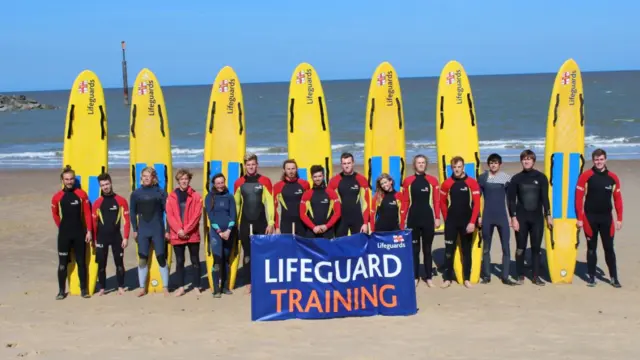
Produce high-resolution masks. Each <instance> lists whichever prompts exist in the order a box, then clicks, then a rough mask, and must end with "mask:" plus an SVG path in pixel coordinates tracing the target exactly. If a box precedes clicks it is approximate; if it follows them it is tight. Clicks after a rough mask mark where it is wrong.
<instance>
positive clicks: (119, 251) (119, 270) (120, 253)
mask: <svg viewBox="0 0 640 360" xmlns="http://www.w3.org/2000/svg"><path fill="white" fill-rule="evenodd" d="M111 252H112V254H113V263H114V265H115V266H116V279H117V280H118V295H124V273H125V269H124V249H123V248H122V238H117V239H116V240H115V241H113V242H112V243H111ZM106 261H107V258H106V254H105V263H106Z"/></svg>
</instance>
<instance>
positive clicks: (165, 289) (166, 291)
mask: <svg viewBox="0 0 640 360" xmlns="http://www.w3.org/2000/svg"><path fill="white" fill-rule="evenodd" d="M162 292H164V297H168V296H170V295H169V288H164V289H162Z"/></svg>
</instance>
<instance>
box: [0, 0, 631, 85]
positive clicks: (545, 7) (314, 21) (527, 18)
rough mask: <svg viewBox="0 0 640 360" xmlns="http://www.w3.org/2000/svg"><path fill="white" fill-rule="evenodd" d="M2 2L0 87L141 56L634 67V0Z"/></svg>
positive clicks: (165, 76) (281, 72)
mask: <svg viewBox="0 0 640 360" xmlns="http://www.w3.org/2000/svg"><path fill="white" fill-rule="evenodd" d="M177 3H178V2H177V1H164V0H156V1H139V0H131V1H126V2H125V1H122V0H110V1H86V0H85V1H75V0H66V1H60V2H57V1H43V0H34V1H29V5H28V6H26V4H24V2H19V1H8V2H6V4H3V6H2V13H3V15H2V21H0V34H3V41H2V42H1V43H0V49H1V51H0V69H2V70H1V71H0V91H1V92H11V91H26V90H51V89H67V88H69V87H70V86H71V84H72V82H73V80H74V78H75V77H76V75H77V74H78V73H79V72H80V71H82V70H83V69H85V68H87V69H91V70H93V71H95V72H96V73H97V74H98V76H99V77H100V80H101V81H102V83H103V86H105V87H119V86H121V81H122V80H121V65H120V61H121V51H120V41H121V40H126V41H127V62H128V65H129V83H130V84H131V82H132V81H133V80H134V79H135V76H136V74H137V72H138V71H139V70H140V69H142V68H144V67H148V68H150V69H151V70H152V71H153V72H154V73H156V75H157V76H158V78H159V80H160V82H161V83H162V84H163V85H187V84H210V83H211V82H212V81H213V79H214V78H215V75H216V73H217V72H218V70H219V69H220V68H222V67H223V66H224V65H231V66H232V67H233V68H234V69H235V70H236V72H238V75H239V77H240V80H241V81H242V82H245V83H248V82H268V81H288V80H289V77H290V75H291V71H293V69H294V68H295V66H296V65H297V64H298V63H300V62H303V61H307V62H309V63H311V64H313V66H314V67H315V68H316V69H317V71H318V73H319V75H320V76H321V78H322V79H323V80H329V79H354V78H368V77H370V76H371V73H372V72H373V71H374V69H375V67H376V65H377V64H379V63H380V62H382V61H390V62H391V63H392V64H393V65H394V67H395V68H396V70H397V71H398V73H399V75H400V76H401V77H409V76H412V77H413V76H437V75H438V74H439V73H440V70H441V68H442V66H444V64H445V63H446V62H447V61H448V60H451V59H456V60H458V61H460V62H461V63H462V64H463V65H464V66H465V69H466V70H467V72H468V73H469V74H470V75H479V74H511V73H532V72H555V71H557V69H558V68H559V67H560V65H561V64H562V62H563V61H564V60H566V59H567V58H569V57H573V58H574V59H576V61H577V62H578V64H579V65H580V67H581V69H582V70H583V71H597V70H631V69H632V70H635V69H640V47H638V46H636V45H637V41H638V38H639V35H640V30H639V29H638V27H637V26H636V25H637V22H638V20H637V13H638V12H639V11H640V2H639V1H631V0H620V1H616V2H615V6H614V5H613V3H612V2H611V3H610V2H608V1H595V0H592V1H574V0H563V1H561V2H560V1H553V0H537V1H517V0H495V1H472V0H464V1H432V0H415V1H412V0H396V1H378V0H340V1H335V0H324V1H314V2H305V1H289V0H272V1H266V0H245V1H242V0H235V1H215V0H209V1H184V2H183V3H184V4H185V5H186V4H189V5H188V6H178V5H177Z"/></svg>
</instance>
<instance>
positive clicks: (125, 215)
mask: <svg viewBox="0 0 640 360" xmlns="http://www.w3.org/2000/svg"><path fill="white" fill-rule="evenodd" d="M118 198H119V200H120V208H121V209H122V227H123V229H124V238H125V239H128V238H129V232H130V230H131V229H130V227H131V225H130V223H131V221H130V217H129V205H128V204H127V200H125V198H123V197H120V196H118Z"/></svg>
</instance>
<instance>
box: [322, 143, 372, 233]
mask: <svg viewBox="0 0 640 360" xmlns="http://www.w3.org/2000/svg"><path fill="white" fill-rule="evenodd" d="M340 166H342V172H341V173H339V174H336V175H334V176H333V178H331V180H329V184H328V185H327V186H328V188H329V189H331V190H333V191H335V192H336V193H337V194H338V196H339V197H340V205H341V211H342V215H341V217H340V221H338V224H337V228H336V236H338V237H340V236H347V235H348V234H349V233H351V234H352V235H355V234H357V233H359V232H363V233H366V232H368V231H369V227H368V226H369V216H370V198H371V195H370V194H371V189H370V188H369V184H368V182H367V178H365V177H364V176H362V175H361V174H359V173H357V172H356V171H354V169H353V167H354V160H353V155H352V154H351V153H343V154H342V155H340Z"/></svg>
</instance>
